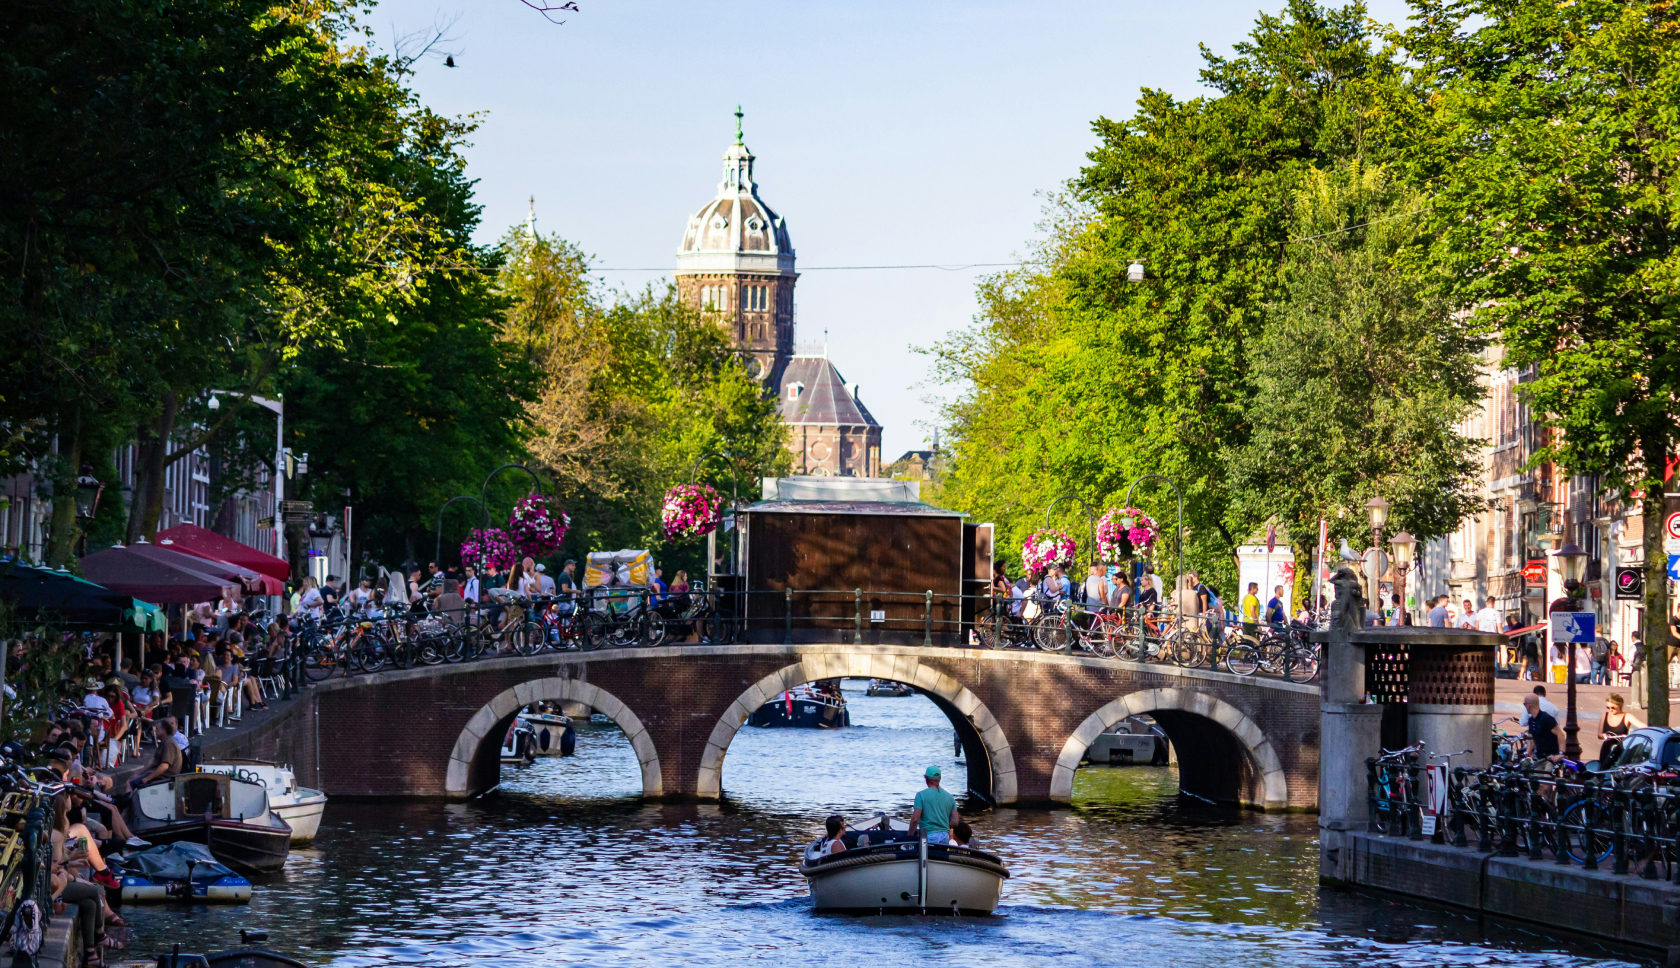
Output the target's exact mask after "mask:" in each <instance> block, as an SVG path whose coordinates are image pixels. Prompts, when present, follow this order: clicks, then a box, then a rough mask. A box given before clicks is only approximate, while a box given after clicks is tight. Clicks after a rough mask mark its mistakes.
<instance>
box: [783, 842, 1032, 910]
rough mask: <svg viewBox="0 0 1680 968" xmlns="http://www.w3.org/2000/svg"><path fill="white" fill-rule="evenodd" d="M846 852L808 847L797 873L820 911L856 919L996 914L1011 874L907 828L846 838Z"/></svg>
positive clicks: (987, 858)
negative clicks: (857, 916) (890, 915)
mask: <svg viewBox="0 0 1680 968" xmlns="http://www.w3.org/2000/svg"><path fill="white" fill-rule="evenodd" d="M841 840H842V841H843V842H844V843H845V844H846V849H845V850H844V851H842V852H840V853H838V854H825V853H821V852H820V851H821V848H822V844H823V839H822V838H818V839H817V840H815V841H812V842H811V843H810V844H808V845H806V847H805V855H804V858H803V859H802V860H801V862H800V865H799V872H800V873H801V874H804V875H805V882H806V884H807V885H808V886H809V887H810V889H811V901H812V906H813V907H814V908H815V910H818V911H831V912H838V913H852V914H888V913H898V914H909V913H920V912H926V913H928V914H991V913H992V912H993V911H995V910H996V909H997V906H998V902H999V901H1000V900H1001V899H1002V896H1003V881H1004V879H1005V878H1007V877H1008V876H1009V869H1008V868H1007V867H1005V866H1004V864H1003V861H1002V860H1001V859H1000V858H998V857H997V856H996V855H994V854H988V853H986V852H984V851H979V850H974V849H972V848H968V847H956V846H949V845H945V844H930V843H928V842H927V841H926V840H924V839H921V838H919V837H917V836H916V835H915V834H913V833H911V832H909V831H907V830H896V829H882V828H878V827H870V828H867V829H864V830H849V831H847V832H846V833H844V834H842V835H841Z"/></svg>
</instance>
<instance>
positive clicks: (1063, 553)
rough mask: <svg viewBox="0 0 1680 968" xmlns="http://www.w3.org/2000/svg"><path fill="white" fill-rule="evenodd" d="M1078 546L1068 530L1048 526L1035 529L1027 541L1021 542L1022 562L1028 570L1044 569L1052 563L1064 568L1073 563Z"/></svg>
mask: <svg viewBox="0 0 1680 968" xmlns="http://www.w3.org/2000/svg"><path fill="white" fill-rule="evenodd" d="M1076 550H1078V546H1077V545H1075V544H1074V543H1073V539H1072V538H1070V537H1068V535H1067V532H1065V531H1057V530H1056V529H1054V528H1046V529H1045V530H1043V531H1034V532H1033V533H1032V535H1031V536H1029V537H1028V538H1027V540H1026V541H1024V542H1022V543H1021V564H1023V565H1025V566H1026V568H1027V570H1028V571H1043V570H1045V569H1046V568H1049V567H1050V566H1052V565H1060V566H1061V567H1063V568H1066V567H1068V566H1069V565H1072V564H1073V554H1074V552H1075V551H1076Z"/></svg>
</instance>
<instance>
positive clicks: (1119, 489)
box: [936, 0, 1396, 585]
mask: <svg viewBox="0 0 1680 968" xmlns="http://www.w3.org/2000/svg"><path fill="white" fill-rule="evenodd" d="M1203 57H1204V60H1205V62H1206V66H1205V67H1204V68H1203V70H1202V75H1201V76H1202V80H1203V83H1205V84H1207V85H1208V86H1209V87H1211V88H1213V89H1214V90H1215V91H1216V92H1217V93H1216V95H1215V96H1211V97H1201V98H1194V99H1191V100H1188V101H1179V100H1177V99H1175V98H1173V97H1172V96H1170V95H1168V94H1166V93H1164V92H1161V91H1154V90H1145V91H1144V92H1143V93H1142V95H1141V97H1140V98H1139V99H1138V101H1137V109H1136V112H1135V113H1134V115H1133V117H1132V118H1131V119H1130V120H1128V121H1115V120H1110V119H1107V118H1103V119H1099V120H1098V121H1097V122H1096V124H1095V126H1094V127H1095V131H1096V134H1097V137H1098V145H1097V147H1096V148H1095V149H1094V150H1093V151H1092V152H1091V154H1090V164H1089V165H1087V166H1086V168H1085V169H1084V170H1083V171H1082V172H1081V173H1080V175H1079V177H1078V178H1076V179H1075V180H1074V181H1073V182H1072V183H1071V185H1070V186H1069V188H1070V192H1071V198H1070V199H1069V200H1068V204H1067V205H1066V206H1065V207H1064V208H1063V209H1062V210H1061V214H1060V215H1059V216H1058V218H1057V219H1056V220H1055V222H1054V224H1053V225H1052V226H1051V234H1050V236H1049V238H1048V240H1047V242H1046V243H1045V245H1044V247H1043V249H1042V251H1041V254H1040V262H1039V265H1038V266H1037V267H1035V268H1033V269H1030V270H1025V271H1022V272H1019V273H1012V274H1005V275H1003V276H999V277H995V278H993V279H991V280H989V281H987V282H986V283H984V284H983V285H982V286H981V291H980V296H981V304H982V311H981V317H980V320H979V324H978V326H976V327H975V328H974V329H973V330H971V331H970V332H968V333H966V334H962V335H959V336H958V337H956V338H954V339H951V340H948V341H946V342H944V343H942V344H940V345H939V346H938V347H937V348H936V355H937V358H938V363H939V372H940V375H941V376H942V377H944V378H945V379H947V380H952V381H956V382H960V383H963V384H965V385H966V386H967V387H968V388H969V389H968V392H967V393H966V394H965V396H963V397H962V398H961V399H960V400H959V401H958V402H957V403H956V404H955V405H954V406H953V407H951V408H950V411H949V412H948V414H947V418H948V420H949V422H950V423H951V438H952V453H953V457H954V460H953V462H952V467H951V470H950V473H949V476H948V478H947V481H946V486H945V487H944V488H943V490H942V494H943V496H944V498H945V499H946V500H948V501H950V502H951V503H953V504H954V505H955V506H956V507H959V508H961V509H963V510H967V511H970V512H973V513H975V514H977V515H979V516H980V517H981V518H982V519H987V520H993V521H996V522H998V523H999V525H1000V528H1001V534H1000V540H999V542H998V547H999V549H1000V550H1001V551H1003V552H1005V553H1006V554H1012V553H1013V552H1014V551H1015V549H1017V548H1018V547H1019V543H1020V540H1021V539H1022V538H1024V537H1025V535H1026V533H1027V532H1029V531H1030V530H1031V529H1032V528H1033V527H1035V526H1037V524H1038V523H1039V522H1040V521H1041V520H1042V516H1043V509H1044V508H1045V506H1046V505H1048V504H1049V503H1050V500H1051V499H1052V498H1054V497H1055V496H1056V495H1058V494H1060V493H1063V492H1067V491H1071V492H1074V493H1076V494H1078V495H1079V496H1081V497H1082V498H1084V499H1085V500H1086V501H1088V502H1090V503H1091V504H1093V505H1097V506H1098V510H1099V511H1100V509H1101V506H1102V505H1112V504H1116V503H1118V502H1119V500H1120V499H1121V498H1122V497H1123V495H1124V492H1125V490H1126V488H1127V486H1128V484H1129V483H1130V482H1131V481H1132V480H1134V479H1136V478H1137V477H1139V476H1140V475H1143V474H1148V473H1160V474H1166V475H1168V476H1170V477H1172V478H1174V479H1175V480H1176V481H1177V482H1178V484H1179V485H1180V486H1181V487H1182V488H1183V490H1184V497H1185V513H1186V525H1187V529H1188V535H1187V539H1186V548H1185V553H1186V561H1187V565H1193V566H1197V567H1200V568H1202V569H1203V570H1204V571H1208V572H1211V574H1213V575H1214V576H1216V577H1223V579H1224V580H1225V582H1226V584H1227V585H1229V583H1230V582H1231V581H1232V580H1233V579H1234V576H1235V564H1234V561H1233V559H1232V557H1231V556H1232V553H1233V552H1234V550H1235V546H1236V545H1237V544H1238V543H1239V542H1240V540H1241V539H1242V538H1243V537H1245V536H1246V531H1247V529H1248V528H1249V527H1250V526H1252V524H1253V523H1254V522H1253V521H1252V520H1249V519H1248V518H1247V517H1245V516H1244V515H1243V514H1241V513H1234V509H1233V507H1232V504H1231V501H1230V497H1229V494H1230V490H1229V482H1228V468H1227V464H1226V459H1225V452H1226V449H1227V448H1228V447H1229V446H1231V445H1233V444H1236V443H1241V442H1242V441H1244V440H1246V438H1247V436H1248V433H1249V428H1248V407H1247V401H1248V399H1249V396H1250V394H1251V393H1252V377H1251V374H1250V366H1249V363H1250V344H1251V343H1252V342H1253V341H1254V340H1255V339H1256V338H1257V337H1258V335H1259V333H1260V331H1261V328H1262V325H1263V322H1264V320H1265V318H1266V314H1265V307H1266V306H1267V305H1268V304H1270V303H1272V302H1274V301H1276V300H1277V299H1278V298H1279V297H1280V295H1281V293H1282V267H1281V260H1280V255H1281V254H1282V250H1283V246H1284V244H1285V242H1286V241H1287V239H1288V237H1289V236H1288V233H1289V226H1290V224H1291V214H1290V209H1291V201H1292V198H1293V194H1294V192H1295V190H1296V189H1297V188H1298V187H1299V185H1300V184H1301V179H1302V178H1303V177H1304V176H1305V175H1306V174H1307V173H1309V172H1311V171H1313V170H1314V169H1315V168H1324V167H1329V166H1331V165H1333V164H1334V163H1335V162H1336V161H1337V160H1338V159H1342V158H1347V157H1355V156H1358V155H1360V154H1361V153H1364V152H1367V151H1368V150H1369V149H1368V146H1367V141H1368V135H1367V124H1366V119H1367V116H1368V114H1369V112H1370V111H1371V110H1372V106H1373V105H1374V104H1376V103H1378V102H1379V101H1380V100H1381V96H1382V92H1383V91H1385V90H1386V89H1387V88H1389V87H1391V86H1392V85H1393V84H1394V83H1396V80H1395V77H1396V72H1395V69H1394V65H1393V63H1392V61H1391V59H1390V58H1389V57H1388V56H1387V53H1386V51H1383V50H1378V49H1376V48H1375V47H1374V45H1373V43H1372V39H1371V35H1370V32H1369V27H1368V25H1367V22H1366V20H1365V10H1364V7H1363V6H1362V5H1359V4H1350V5H1348V6H1346V7H1341V8H1336V9H1328V10H1327V9H1323V8H1320V7H1317V6H1315V5H1314V4H1312V3H1310V2H1305V0H1293V2H1291V3H1290V4H1289V6H1288V8H1287V10H1286V11H1285V13H1284V14H1283V15H1281V16H1275V17H1274V16H1262V17H1261V18H1260V20H1259V21H1258V23H1257V24H1256V26H1255V29H1254V31H1253V33H1252V35H1251V37H1250V39H1249V40H1248V41H1246V42H1244V43H1242V44H1239V45H1238V46H1237V48H1236V50H1235V53H1234V56H1232V57H1230V58H1224V57H1218V56H1215V55H1213V54H1212V53H1210V52H1207V51H1205V50H1204V52H1203ZM1137 258H1141V259H1144V260H1145V262H1146V265H1147V268H1148V273H1149V277H1150V278H1149V279H1148V281H1146V282H1143V283H1141V284H1139V283H1128V282H1127V281H1126V270H1127V265H1128V264H1129V263H1130V262H1132V261H1133V259H1137ZM1139 493H1140V495H1142V502H1143V506H1144V507H1145V509H1146V510H1149V511H1150V512H1151V513H1152V515H1153V516H1154V517H1155V518H1157V520H1161V521H1163V522H1166V523H1167V524H1168V528H1169V530H1170V528H1171V522H1172V520H1173V515H1174V512H1173V504H1172V496H1171V492H1170V491H1166V490H1162V489H1160V488H1158V487H1154V486H1150V487H1146V488H1143V489H1140V491H1139ZM1134 503H1135V502H1134ZM1060 523H1061V524H1062V525H1063V526H1064V527H1068V528H1069V529H1070V530H1071V531H1073V532H1074V533H1075V534H1078V533H1082V532H1084V531H1085V530H1087V529H1086V527H1085V523H1084V522H1083V521H1081V520H1077V518H1076V517H1074V518H1068V519H1066V520H1064V521H1062V522H1060ZM1170 540H1171V539H1170V535H1169V544H1168V545H1166V546H1165V547H1163V549H1162V550H1163V551H1164V552H1166V553H1167V555H1168V557H1170V556H1171V553H1172V551H1173V548H1172V547H1171V544H1170Z"/></svg>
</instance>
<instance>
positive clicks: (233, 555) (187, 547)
mask: <svg viewBox="0 0 1680 968" xmlns="http://www.w3.org/2000/svg"><path fill="white" fill-rule="evenodd" d="M170 542H174V544H173V546H172V545H171V544H170ZM157 543H158V544H160V545H163V546H164V547H173V548H174V549H175V550H176V551H185V552H187V553H188V554H194V555H198V556H199V557H201V558H214V559H216V560H217V561H225V562H228V563H230V564H235V565H238V566H239V567H241V568H245V569H247V570H250V571H254V572H257V573H258V574H262V575H267V576H268V577H270V578H273V579H275V580H277V581H285V580H286V579H288V578H290V577H291V576H292V567H291V565H289V564H287V563H286V562H285V561H284V560H282V559H280V558H276V557H274V556H273V555H268V554H264V553H262V552H261V551H258V550H257V549H255V548H253V547H251V546H250V545H247V544H241V543H240V542H238V541H235V540H233V539H232V538H229V537H225V536H223V535H219V534H217V533H216V532H214V531H210V530H208V529H205V528H201V527H199V526H198V525H196V524H177V525H175V526H174V527H173V528H164V529H163V530H162V531H159V532H158V533H157ZM272 594H278V593H277V592H276V593H272Z"/></svg>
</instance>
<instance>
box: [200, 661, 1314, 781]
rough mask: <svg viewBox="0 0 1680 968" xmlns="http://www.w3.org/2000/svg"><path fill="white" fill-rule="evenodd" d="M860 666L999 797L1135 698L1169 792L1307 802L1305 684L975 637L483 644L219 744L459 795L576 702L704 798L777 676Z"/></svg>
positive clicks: (349, 688) (370, 681) (1065, 766)
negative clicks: (523, 726) (514, 729)
mask: <svg viewBox="0 0 1680 968" xmlns="http://www.w3.org/2000/svg"><path fill="white" fill-rule="evenodd" d="M854 675H856V676H865V677H873V678H881V679H893V680H896V681H900V682H908V683H910V684H911V685H915V686H917V687H919V688H921V689H922V691H923V692H924V693H926V694H927V695H928V696H929V698H931V699H932V700H933V701H934V702H935V703H936V704H938V705H939V707H940V708H941V709H942V710H943V711H944V712H945V713H946V715H947V716H949V717H950V718H951V720H952V724H953V726H954V727H955V728H956V729H957V732H958V735H959V737H960V738H961V739H962V741H963V743H964V745H965V747H966V748H967V753H968V756H967V759H968V762H969V774H970V786H971V787H972V788H973V789H974V790H975V792H978V793H980V794H982V795H984V796H986V797H987V798H989V799H991V800H993V801H994V802H998V803H1040V802H1062V803H1065V802H1067V800H1068V799H1069V796H1070V793H1071V787H1072V777H1073V770H1074V768H1075V767H1077V766H1078V763H1079V759H1080V756H1081V754H1082V753H1083V752H1084V749H1085V747H1086V746H1087V745H1089V743H1090V741H1091V740H1092V739H1093V738H1094V737H1095V736H1096V735H1097V734H1098V733H1100V732H1101V731H1102V730H1103V729H1104V728H1106V727H1107V726H1110V725H1112V724H1114V723H1115V722H1118V721H1119V720H1121V719H1123V718H1124V717H1125V716H1126V715H1129V714H1136V713H1149V714H1151V715H1153V716H1154V717H1155V718H1156V720H1157V721H1158V722H1159V723H1160V724H1161V726H1162V727H1163V728H1164V729H1165V730H1166V731H1167V733H1168V735H1169V737H1170V738H1171V739H1172V741H1173V743H1174V746H1175V748H1176V753H1177V756H1178V761H1179V771H1180V783H1181V786H1182V788H1183V789H1184V790H1186V791H1187V792H1191V793H1196V794H1199V795H1202V796H1206V797H1209V798H1211V799H1217V800H1222V801H1239V802H1242V803H1246V804H1250V805H1253V806H1260V807H1266V808H1268V809H1305V810H1311V809H1316V807H1317V803H1318V746H1319V743H1318V722H1319V708H1318V707H1319V690H1318V687H1317V685H1316V684H1313V685H1306V686H1302V685H1296V684H1293V683H1285V682H1279V681H1276V680H1266V679H1258V678H1249V679H1245V678H1240V677H1237V676H1231V675H1226V674H1223V673H1217V672H1209V671H1205V670H1196V669H1179V668H1176V667H1172V666H1163V665H1156V664H1145V663H1136V662H1123V661H1116V660H1101V659H1094V658H1089V659H1087V658H1079V657H1074V656H1053V655H1044V654H1042V653H1032V652H1014V651H996V652H994V651H988V650H978V649H945V648H934V649H926V648H918V647H914V646H869V645H860V646H853V645H844V644H832V645H822V644H806V645H734V646H671V647H665V648H659V649H619V650H606V651H601V652H592V653H563V654H545V655H539V656H531V657H525V658H518V657H516V658H501V659H488V660H481V661H478V662H473V663H468V664H464V665H443V666H434V667H429V668H424V669H409V670H403V671H393V672H383V673H378V674H376V675H371V676H361V677H357V678H350V679H335V680H331V681H329V682H326V683H322V684H320V685H317V686H315V687H314V688H313V689H312V690H310V691H309V693H308V694H307V696H306V698H305V699H304V700H303V701H302V702H299V703H297V704H296V705H294V706H293V707H292V708H291V709H290V710H289V711H288V713H287V714H286V715H284V716H283V717H279V718H277V719H276V720H274V721H271V722H269V723H267V724H265V725H264V726H263V727H262V728H261V729H259V730H257V731H254V732H252V733H248V734H241V735H240V736H238V737H236V738H230V739H227V740H222V741H219V742H217V743H216V744H214V747H215V748H214V749H211V750H207V752H208V753H210V754H211V755H217V756H231V755H240V756H252V757H258V758H277V759H284V760H286V761H288V762H291V763H293V764H294V766H295V767H296V769H297V772H298V775H299V778H300V782H307V781H305V780H304V778H306V777H308V778H312V779H313V780H314V782H315V783H318V784H319V785H320V786H321V787H322V788H323V789H325V790H326V791H327V792H328V793H329V794H331V795H334V796H361V797H386V796H438V797H465V796H471V795H474V794H476V793H478V792H482V791H483V790H485V789H488V788H489V787H490V786H493V785H494V784H495V783H496V782H497V776H498V773H499V770H500V764H499V761H498V757H497V750H498V748H499V746H500V739H501V737H502V736H503V735H504V733H505V731H506V729H507V727H508V724H509V723H510V722H511V721H512V718H513V715H514V713H515V712H516V711H517V709H518V707H519V706H521V705H523V704H524V703H526V702H531V701H535V700H538V699H562V700H569V701H577V702H582V703H584V704H585V705H588V706H590V707H592V708H594V709H595V710H597V711H599V712H603V713H606V714H608V715H610V716H612V717H613V719H615V720H616V721H617V722H618V724H619V725H620V726H621V727H622V728H623V729H624V731H625V733H626V734H627V735H628V736H629V738H630V741H631V743H632V745H633V746H634V747H635V749H636V752H637V755H638V759H639V760H640V761H641V764H642V778H643V788H644V793H645V794H646V795H648V796H652V797H671V798H701V799H715V798H716V797H717V796H718V795H719V794H720V793H721V792H723V791H724V790H726V789H727V782H726V779H725V776H724V774H725V772H726V771H725V768H724V760H725V754H726V753H727V750H728V745H729V741H730V739H731V738H732V737H733V736H734V733H735V731H736V730H737V729H738V728H739V727H740V725H741V721H742V720H744V719H745V718H746V716H747V715H748V714H749V713H751V711H752V710H753V709H754V708H756V707H757V706H758V705H759V704H760V703H761V702H763V701H764V700H765V699H767V698H769V697H771V696H774V695H776V694H777V693H779V692H780V691H781V690H782V689H783V688H787V687H789V686H792V685H796V684H798V683H801V682H807V681H810V680H812V679H817V678H827V677H832V676H854Z"/></svg>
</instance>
